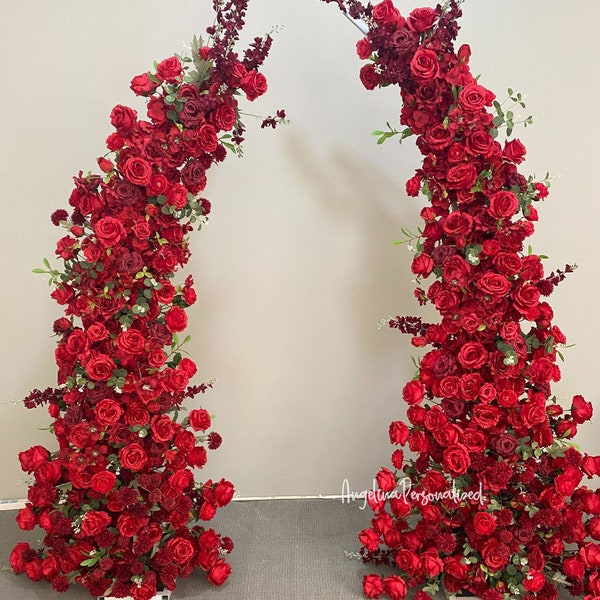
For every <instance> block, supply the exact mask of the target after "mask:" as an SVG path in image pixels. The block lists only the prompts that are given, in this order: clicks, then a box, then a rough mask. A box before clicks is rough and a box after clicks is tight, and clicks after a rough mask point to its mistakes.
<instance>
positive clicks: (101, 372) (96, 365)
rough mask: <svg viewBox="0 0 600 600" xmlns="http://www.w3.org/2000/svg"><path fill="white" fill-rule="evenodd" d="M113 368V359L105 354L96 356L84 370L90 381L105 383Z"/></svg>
mask: <svg viewBox="0 0 600 600" xmlns="http://www.w3.org/2000/svg"><path fill="white" fill-rule="evenodd" d="M115 368H116V365H115V363H114V361H113V359H112V358H110V356H107V355H106V354H98V355H97V356H95V357H93V358H92V359H91V360H90V361H89V362H88V363H87V364H86V365H85V370H86V371H87V374H88V376H89V378H90V379H91V380H92V381H107V380H108V379H109V378H110V376H111V375H112V372H113V371H114V370H115Z"/></svg>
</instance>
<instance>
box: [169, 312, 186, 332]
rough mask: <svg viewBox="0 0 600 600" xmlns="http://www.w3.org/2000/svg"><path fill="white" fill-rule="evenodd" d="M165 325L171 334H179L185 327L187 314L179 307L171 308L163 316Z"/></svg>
mask: <svg viewBox="0 0 600 600" xmlns="http://www.w3.org/2000/svg"><path fill="white" fill-rule="evenodd" d="M165 325H166V326H167V329H168V330H169V331H171V332H180V331H183V330H184V329H185V328H186V327H187V314H186V312H185V310H184V309H183V308H181V307H180V306H173V307H171V308H170V309H169V310H168V311H167V314H166V315H165Z"/></svg>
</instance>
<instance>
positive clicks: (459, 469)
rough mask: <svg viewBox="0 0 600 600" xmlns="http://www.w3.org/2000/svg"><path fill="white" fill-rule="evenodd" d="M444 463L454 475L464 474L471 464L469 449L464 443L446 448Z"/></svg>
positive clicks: (446, 468)
mask: <svg viewBox="0 0 600 600" xmlns="http://www.w3.org/2000/svg"><path fill="white" fill-rule="evenodd" d="M442 464H443V465H444V469H445V470H446V471H447V472H448V473H450V475H452V476H453V477H458V476H460V475H463V474H464V473H466V472H467V469H468V468H469V466H470V465H471V459H470V457H469V451H468V450H467V448H466V447H465V446H463V445H462V444H455V445H454V446H451V447H450V448H446V450H444V455H443V460H442Z"/></svg>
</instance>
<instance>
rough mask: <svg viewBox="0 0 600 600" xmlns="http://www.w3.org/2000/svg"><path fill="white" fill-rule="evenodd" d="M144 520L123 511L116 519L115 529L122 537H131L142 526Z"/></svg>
mask: <svg viewBox="0 0 600 600" xmlns="http://www.w3.org/2000/svg"><path fill="white" fill-rule="evenodd" d="M143 526H144V521H143V520H142V519H138V518H137V517H134V516H133V515H129V514H127V513H123V514H121V515H119V518H118V519H117V530H118V531H119V534H120V535H122V536H123V537H133V536H134V535H135V534H136V533H137V532H138V531H139V530H140V529H141V528H142V527H143Z"/></svg>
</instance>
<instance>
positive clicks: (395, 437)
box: [389, 421, 409, 446]
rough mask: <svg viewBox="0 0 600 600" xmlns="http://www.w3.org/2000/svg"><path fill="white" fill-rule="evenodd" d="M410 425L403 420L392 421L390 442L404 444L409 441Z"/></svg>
mask: <svg viewBox="0 0 600 600" xmlns="http://www.w3.org/2000/svg"><path fill="white" fill-rule="evenodd" d="M408 433H409V431H408V427H407V426H406V424H404V423H403V422H402V421H393V422H392V423H390V427H389V436H390V443H391V444H395V445H399V446H404V444H406V442H407V441H408Z"/></svg>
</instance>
